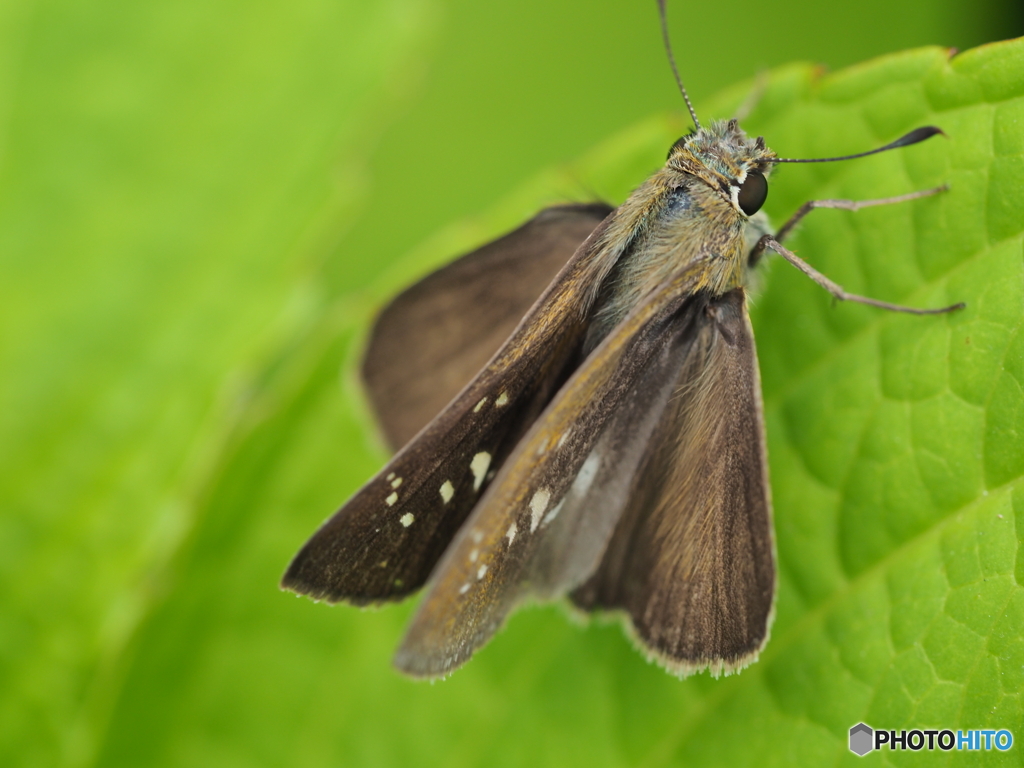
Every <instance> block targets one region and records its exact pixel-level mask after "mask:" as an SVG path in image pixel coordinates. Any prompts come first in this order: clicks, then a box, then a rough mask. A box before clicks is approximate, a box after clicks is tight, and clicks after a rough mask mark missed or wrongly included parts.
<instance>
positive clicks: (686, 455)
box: [573, 289, 775, 675]
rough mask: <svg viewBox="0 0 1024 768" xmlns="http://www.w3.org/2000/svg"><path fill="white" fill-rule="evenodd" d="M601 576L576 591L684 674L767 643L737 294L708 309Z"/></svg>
mask: <svg viewBox="0 0 1024 768" xmlns="http://www.w3.org/2000/svg"><path fill="white" fill-rule="evenodd" d="M708 318H709V322H708V323H707V324H706V326H705V328H704V332H703V333H702V340H701V341H700V342H699V343H697V344H695V345H694V347H693V350H692V352H691V354H690V356H689V360H688V364H687V366H686V367H685V368H684V370H683V375H682V376H681V378H680V380H679V386H678V393H677V395H676V396H675V397H674V399H673V400H672V401H671V403H670V404H669V407H668V408H667V409H666V411H665V414H664V417H663V418H662V420H661V422H660V424H659V426H658V429H656V430H655V432H654V434H653V435H652V439H651V442H650V444H649V447H648V449H647V453H646V456H645V457H644V460H643V462H642V463H641V466H640V469H639V471H638V472H637V473H636V474H635V476H634V478H633V483H632V488H631V493H630V494H629V502H628V504H627V506H626V509H625V512H624V514H623V516H622V518H621V519H620V521H619V524H618V526H617V527H616V529H615V532H614V534H613V535H612V537H611V541H610V544H609V546H608V549H607V550H606V552H605V554H604V558H603V560H602V562H601V566H600V568H599V569H598V570H597V572H596V573H595V574H594V575H593V576H592V577H591V578H590V579H589V580H588V581H587V583H586V584H584V585H583V586H582V587H580V588H579V589H578V590H576V592H575V593H574V594H573V600H574V601H575V602H576V603H577V605H579V606H581V607H583V608H586V609H589V610H594V609H601V608H603V609H612V610H616V609H617V610H622V611H624V612H625V613H626V616H627V617H628V618H629V620H630V622H631V624H632V627H633V630H634V631H635V635H636V638H637V640H638V641H639V643H640V644H641V645H642V646H643V647H644V648H645V649H646V650H647V651H648V653H649V654H650V655H651V656H652V657H654V658H655V659H657V660H658V661H659V663H661V664H662V665H663V666H665V667H667V668H668V669H669V670H671V671H674V672H676V673H677V674H680V675H685V674H689V673H691V672H696V671H700V670H701V669H705V668H709V669H710V670H711V672H712V674H720V673H722V672H725V673H728V672H731V671H734V670H737V669H740V668H742V667H744V666H746V665H747V664H749V663H750V662H752V661H753V660H754V659H756V657H757V654H758V652H759V651H760V649H761V648H762V647H763V645H764V643H765V642H766V641H767V639H768V632H769V626H770V623H771V617H772V610H773V605H774V595H775V559H774V543H773V537H772V525H771V505H770V501H769V495H768V494H769V489H768V477H767V460H766V456H765V444H764V429H763V424H762V415H761V392H760V382H759V379H758V369H757V355H756V351H755V349H754V338H753V334H752V333H751V330H750V324H749V320H748V319H747V315H746V308H745V301H744V298H743V292H742V290H739V289H737V290H736V291H733V292H732V293H730V294H727V295H726V296H725V297H723V298H722V299H721V300H719V301H718V302H716V303H715V304H713V305H712V306H711V308H710V311H709V315H708Z"/></svg>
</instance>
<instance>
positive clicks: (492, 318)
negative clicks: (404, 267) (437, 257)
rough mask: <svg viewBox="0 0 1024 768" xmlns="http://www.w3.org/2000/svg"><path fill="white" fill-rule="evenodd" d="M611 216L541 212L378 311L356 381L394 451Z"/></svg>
mask: <svg viewBox="0 0 1024 768" xmlns="http://www.w3.org/2000/svg"><path fill="white" fill-rule="evenodd" d="M612 210H613V209H612V208H611V207H610V206H608V205H605V204H603V203H594V204H590V205H563V206H557V207H554V208H548V209H546V210H544V211H541V212H540V213H539V214H537V215H536V216H535V217H534V218H532V219H531V220H530V221H528V222H526V223H525V224H523V226H521V227H519V229H517V230H515V231H513V232H510V233H509V234H507V235H505V236H504V237H501V238H499V239H498V240H495V241H494V242H492V243H488V244H487V245H485V246H483V247H482V248H480V249H478V250H476V251H473V252H472V253H469V254H467V255H465V256H463V257H461V258H459V259H457V260H456V261H453V262H452V263H451V264H448V265H447V266H445V267H443V268H441V269H439V270H438V271H436V272H434V273H433V274H431V275H429V276H428V277H426V278H424V279H423V280H421V281H420V282H418V283H416V284H415V285H413V286H412V287H410V288H408V289H407V290H405V291H404V292H402V293H401V294H399V295H398V296H397V297H396V298H395V299H394V300H393V301H392V302H391V303H390V304H389V305H388V306H387V307H385V309H384V310H383V312H381V314H380V316H379V317H378V318H377V321H376V323H375V324H374V327H373V331H372V333H371V336H370V342H369V345H368V347H367V350H366V356H365V358H364V359H363V380H364V382H365V383H366V388H367V391H368V393H369V396H370V402H371V403H372V405H373V408H374V410H375V412H376V413H377V416H378V419H379V421H380V423H381V426H382V428H383V430H384V435H385V437H386V438H387V440H388V442H389V444H390V445H391V447H392V448H400V447H401V446H403V445H405V444H406V443H407V442H408V441H409V440H410V439H412V437H413V435H415V434H416V433H417V432H419V431H420V429H422V428H423V427H424V426H425V425H426V424H427V422H429V421H430V420H431V419H432V418H434V416H436V415H437V414H438V413H440V412H441V409H442V408H444V407H445V406H446V405H447V404H448V403H449V402H450V401H451V399H452V398H453V397H455V395H457V394H458V393H459V391H460V390H461V389H462V388H463V387H464V386H465V385H466V384H468V383H469V382H470V381H471V380H472V378H473V377H474V376H475V375H476V374H477V372H479V371H480V369H481V368H483V367H484V365H486V364H487V361H488V360H490V359H491V357H492V356H493V355H494V353H495V352H497V350H498V348H499V347H500V346H501V345H502V343H503V342H504V341H505V340H506V339H507V338H508V337H509V336H510V335H511V334H512V331H514V330H515V327H516V325H518V323H519V321H520V320H522V318H523V316H524V315H525V314H526V312H527V311H528V310H529V309H530V307H531V306H532V305H533V303H534V302H535V301H536V300H537V298H538V297H539V296H540V295H541V293H543V292H544V289H545V288H547V286H548V284H549V283H550V282H551V281H552V280H553V279H554V277H555V275H557V274H558V271H559V270H560V269H561V268H562V267H564V266H565V264H566V262H568V261H569V257H570V256H572V254H573V253H574V252H575V251H576V249H577V248H578V247H579V245H580V243H582V242H583V241H584V240H586V239H587V236H588V235H589V234H590V233H591V232H592V231H593V230H594V228H595V227H596V226H597V225H598V224H599V223H600V222H601V220H602V219H604V218H605V217H606V216H607V215H608V214H609V213H611V212H612Z"/></svg>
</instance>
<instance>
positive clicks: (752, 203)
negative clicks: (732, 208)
mask: <svg viewBox="0 0 1024 768" xmlns="http://www.w3.org/2000/svg"><path fill="white" fill-rule="evenodd" d="M767 199H768V179H766V178H765V177H764V176H763V175H762V174H761V172H760V171H750V172H749V173H748V174H747V178H746V179H744V181H743V184H742V185H741V186H740V193H739V194H738V195H737V196H736V200H737V202H738V203H739V204H740V210H741V211H743V212H744V213H745V214H747V216H753V215H754V214H755V213H757V212H758V211H759V210H761V206H762V205H764V201H765V200H767Z"/></svg>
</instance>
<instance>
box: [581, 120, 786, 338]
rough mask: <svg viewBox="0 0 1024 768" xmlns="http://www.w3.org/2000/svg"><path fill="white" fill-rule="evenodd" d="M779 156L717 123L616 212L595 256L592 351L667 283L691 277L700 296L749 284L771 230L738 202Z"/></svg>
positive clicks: (680, 146)
mask: <svg viewBox="0 0 1024 768" xmlns="http://www.w3.org/2000/svg"><path fill="white" fill-rule="evenodd" d="M774 157H775V153H774V152H772V151H771V150H770V149H767V148H766V147H765V146H764V140H763V139H761V138H760V137H758V138H756V139H750V138H748V137H747V135H746V134H745V133H744V132H743V131H742V130H741V129H740V128H739V127H738V125H737V124H736V121H735V120H730V121H718V122H714V123H712V124H711V125H710V126H708V127H706V128H701V129H700V130H698V131H696V132H695V133H693V134H691V135H689V136H686V137H684V138H683V139H680V140H679V141H678V142H676V144H675V145H674V146H673V147H672V149H671V151H670V152H669V157H668V160H667V162H666V163H665V165H664V166H663V167H662V168H661V169H660V170H658V171H657V172H655V173H654V175H652V176H651V177H650V178H648V179H647V181H646V182H644V184H643V185H642V186H640V187H639V188H638V189H637V190H636V191H635V192H633V194H632V195H630V197H629V198H628V199H627V200H626V201H625V202H624V203H623V204H622V205H621V206H620V207H619V208H618V210H617V211H616V212H615V214H614V216H615V218H614V220H613V221H612V222H611V223H610V224H609V226H608V228H607V230H606V231H605V233H604V237H603V238H602V240H603V244H602V246H601V247H599V249H598V250H597V252H596V254H595V255H596V258H595V266H596V267H597V268H598V269H600V271H601V276H600V280H599V282H598V283H597V284H598V285H600V288H599V290H598V291H596V292H595V294H594V296H593V302H594V314H593V317H594V321H593V324H592V326H591V329H590V332H589V333H588V337H587V347H588V349H593V348H594V347H595V346H596V345H597V344H598V343H599V342H600V340H601V339H602V338H604V336H606V335H607V334H608V332H609V331H611V329H612V328H614V327H615V325H617V324H618V323H619V322H621V321H622V320H623V319H624V318H625V317H626V316H627V315H628V314H629V312H630V311H631V310H632V309H633V308H634V307H635V306H637V304H638V303H640V302H641V301H642V299H643V298H644V296H645V295H647V294H648V293H650V292H651V291H653V290H654V289H655V288H657V287H658V286H659V285H661V284H662V283H664V282H665V281H666V280H668V279H670V278H672V277H674V276H676V275H677V274H679V273H680V272H689V273H691V276H692V280H693V288H692V290H693V291H707V292H709V293H711V294H712V295H714V296H721V295H723V294H725V293H727V292H728V291H730V290H732V289H733V288H736V287H738V286H741V285H744V284H746V282H747V270H748V266H747V264H748V259H747V257H748V254H749V251H750V248H751V247H752V245H753V243H754V242H756V240H757V238H758V237H760V235H761V234H763V233H765V232H767V231H768V226H767V221H766V219H765V218H764V216H763V214H760V213H755V214H754V215H752V216H748V215H747V214H746V213H744V211H743V210H742V208H741V206H740V202H739V199H738V196H739V193H740V189H741V185H742V184H743V183H744V181H745V180H746V179H747V176H748V174H750V173H760V174H761V175H764V176H767V174H768V173H769V172H770V170H771V159H772V158H774Z"/></svg>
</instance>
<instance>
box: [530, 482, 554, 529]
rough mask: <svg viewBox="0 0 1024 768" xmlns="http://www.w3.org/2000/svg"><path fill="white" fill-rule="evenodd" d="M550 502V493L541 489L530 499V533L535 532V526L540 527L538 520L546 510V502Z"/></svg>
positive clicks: (545, 489)
mask: <svg viewBox="0 0 1024 768" xmlns="http://www.w3.org/2000/svg"><path fill="white" fill-rule="evenodd" d="M549 501H551V491H549V490H548V489H547V488H541V489H540V490H539V491H537V492H536V493H535V494H533V498H532V499H530V533H533V532H534V531H536V530H537V526H538V525H540V518H541V516H542V515H543V514H544V510H546V509H547V508H548V502H549Z"/></svg>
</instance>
